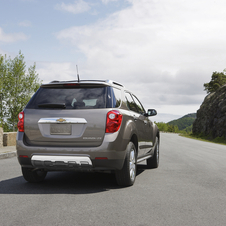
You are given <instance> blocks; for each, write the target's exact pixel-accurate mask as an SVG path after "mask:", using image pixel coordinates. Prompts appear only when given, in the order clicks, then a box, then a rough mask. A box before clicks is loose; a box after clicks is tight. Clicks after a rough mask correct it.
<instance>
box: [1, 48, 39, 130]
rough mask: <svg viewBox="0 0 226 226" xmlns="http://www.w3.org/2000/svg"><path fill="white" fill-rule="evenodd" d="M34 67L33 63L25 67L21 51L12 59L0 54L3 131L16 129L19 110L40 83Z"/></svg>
mask: <svg viewBox="0 0 226 226" xmlns="http://www.w3.org/2000/svg"><path fill="white" fill-rule="evenodd" d="M35 69H36V65H35V63H34V64H33V65H32V66H30V67H28V68H27V66H26V63H25V61H24V55H23V54H22V53H21V52H19V55H18V56H16V57H15V58H14V59H11V58H10V57H7V56H6V55H4V56H3V55H1V54H0V127H3V131H4V132H11V131H16V130H17V126H16V125H17V122H18V114H19V112H21V111H22V110H23V109H24V107H25V105H26V104H27V102H28V101H29V99H30V98H31V96H32V95H33V94H34V92H35V91H36V90H37V89H38V88H39V86H40V84H41V81H40V80H39V78H38V74H37V72H36V70H35Z"/></svg>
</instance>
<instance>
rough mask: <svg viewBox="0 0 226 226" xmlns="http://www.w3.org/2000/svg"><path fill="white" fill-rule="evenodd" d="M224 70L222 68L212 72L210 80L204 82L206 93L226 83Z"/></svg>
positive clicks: (225, 71)
mask: <svg viewBox="0 0 226 226" xmlns="http://www.w3.org/2000/svg"><path fill="white" fill-rule="evenodd" d="M225 73H226V70H225V69H224V71H223V72H216V71H215V72H213V74H212V78H211V81H210V82H209V83H204V87H205V89H204V90H205V91H207V93H213V92H215V91H216V90H217V89H219V88H220V87H221V86H223V85H224V84H226V75H225Z"/></svg>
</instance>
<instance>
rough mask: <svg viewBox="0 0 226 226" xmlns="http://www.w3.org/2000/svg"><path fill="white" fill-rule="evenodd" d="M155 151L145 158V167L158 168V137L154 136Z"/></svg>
mask: <svg viewBox="0 0 226 226" xmlns="http://www.w3.org/2000/svg"><path fill="white" fill-rule="evenodd" d="M155 143H156V145H155V151H154V155H153V156H152V157H151V158H149V159H147V167H148V168H149V169H153V168H158V166H159V139H158V137H156V138H155Z"/></svg>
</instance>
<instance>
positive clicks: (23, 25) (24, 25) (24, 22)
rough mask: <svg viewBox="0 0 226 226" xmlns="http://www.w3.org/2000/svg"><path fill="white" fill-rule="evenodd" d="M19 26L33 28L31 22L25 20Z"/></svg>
mask: <svg viewBox="0 0 226 226" xmlns="http://www.w3.org/2000/svg"><path fill="white" fill-rule="evenodd" d="M19 26H21V27H31V26H32V24H31V21H28V20H24V21H21V22H19Z"/></svg>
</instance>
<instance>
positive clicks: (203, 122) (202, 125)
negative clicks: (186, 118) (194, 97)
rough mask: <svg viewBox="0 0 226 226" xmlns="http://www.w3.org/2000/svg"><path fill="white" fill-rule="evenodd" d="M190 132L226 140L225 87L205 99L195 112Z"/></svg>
mask: <svg viewBox="0 0 226 226" xmlns="http://www.w3.org/2000/svg"><path fill="white" fill-rule="evenodd" d="M192 132H193V133H194V134H201V133H202V134H203V135H205V136H209V137H210V138H216V137H224V138H225V139H226V85H224V86H222V87H221V88H219V89H218V90H217V91H216V92H214V93H211V94H209V95H208V96H206V97H205V99H204V101H203V103H202V105H201V106H200V109H199V110H198V111H197V118H196V120H195V121H194V123H193V129H192Z"/></svg>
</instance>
